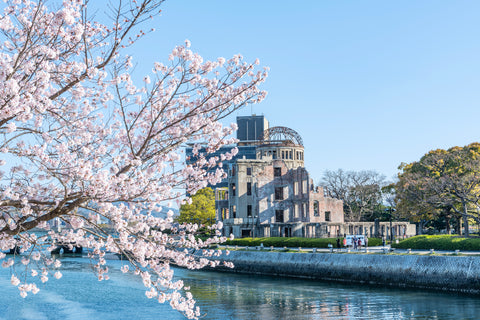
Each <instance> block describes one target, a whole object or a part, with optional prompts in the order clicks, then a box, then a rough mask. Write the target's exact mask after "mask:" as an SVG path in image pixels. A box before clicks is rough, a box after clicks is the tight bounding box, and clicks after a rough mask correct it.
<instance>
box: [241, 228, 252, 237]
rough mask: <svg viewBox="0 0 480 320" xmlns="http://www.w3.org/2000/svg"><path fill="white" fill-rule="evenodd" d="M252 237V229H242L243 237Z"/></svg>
mask: <svg viewBox="0 0 480 320" xmlns="http://www.w3.org/2000/svg"><path fill="white" fill-rule="evenodd" d="M251 237H252V230H250V229H242V238H251Z"/></svg>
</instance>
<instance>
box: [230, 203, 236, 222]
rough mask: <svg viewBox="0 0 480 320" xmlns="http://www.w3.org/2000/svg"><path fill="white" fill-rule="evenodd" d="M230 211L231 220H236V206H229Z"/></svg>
mask: <svg viewBox="0 0 480 320" xmlns="http://www.w3.org/2000/svg"><path fill="white" fill-rule="evenodd" d="M230 211H231V212H232V216H231V218H234V219H235V218H236V217H237V206H231V207H230Z"/></svg>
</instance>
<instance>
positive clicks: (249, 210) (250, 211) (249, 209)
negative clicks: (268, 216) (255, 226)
mask: <svg viewBox="0 0 480 320" xmlns="http://www.w3.org/2000/svg"><path fill="white" fill-rule="evenodd" d="M247 217H249V218H250V217H252V205H251V204H247Z"/></svg>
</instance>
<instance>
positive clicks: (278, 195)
mask: <svg viewBox="0 0 480 320" xmlns="http://www.w3.org/2000/svg"><path fill="white" fill-rule="evenodd" d="M275 200H283V187H275Z"/></svg>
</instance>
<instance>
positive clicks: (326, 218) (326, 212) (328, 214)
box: [325, 211, 330, 221]
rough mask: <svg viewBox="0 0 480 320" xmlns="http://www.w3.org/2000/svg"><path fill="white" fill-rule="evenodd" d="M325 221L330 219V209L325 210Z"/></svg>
mask: <svg viewBox="0 0 480 320" xmlns="http://www.w3.org/2000/svg"><path fill="white" fill-rule="evenodd" d="M325 221H330V211H325Z"/></svg>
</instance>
